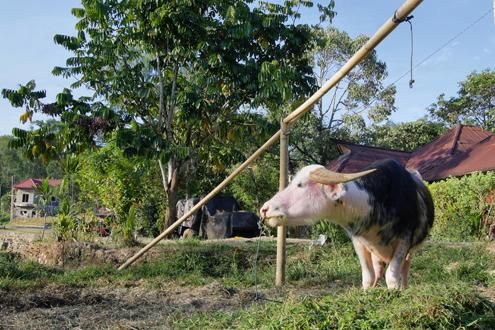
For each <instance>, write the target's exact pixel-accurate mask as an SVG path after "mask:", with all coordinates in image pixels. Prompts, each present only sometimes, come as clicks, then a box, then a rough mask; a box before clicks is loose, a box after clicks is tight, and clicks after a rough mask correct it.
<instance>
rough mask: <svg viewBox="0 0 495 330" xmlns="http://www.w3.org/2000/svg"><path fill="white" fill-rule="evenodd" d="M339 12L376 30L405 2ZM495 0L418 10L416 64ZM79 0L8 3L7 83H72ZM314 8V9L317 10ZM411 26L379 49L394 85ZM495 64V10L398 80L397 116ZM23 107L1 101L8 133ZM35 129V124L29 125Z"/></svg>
mask: <svg viewBox="0 0 495 330" xmlns="http://www.w3.org/2000/svg"><path fill="white" fill-rule="evenodd" d="M335 1H336V8H335V9H336V11H337V16H336V17H335V19H334V22H333V25H335V26H336V27H338V28H340V29H343V30H345V31H347V32H348V33H349V34H350V35H351V36H356V35H358V34H366V35H372V34H373V33H375V31H376V30H377V29H378V28H379V27H380V26H381V25H382V24H383V22H384V21H385V20H386V19H387V18H388V17H389V16H391V15H392V14H393V12H394V10H395V9H396V8H397V7H398V6H400V5H401V4H402V2H403V1H402V0H401V1H399V0H373V1H367V0H335ZM492 1H493V0H450V1H448V2H447V1H435V0H425V1H424V2H423V3H422V4H421V5H420V6H419V7H418V8H417V9H416V10H415V12H414V16H415V18H414V19H413V28H414V63H419V62H420V61H421V60H422V59H424V58H426V57H427V56H428V55H430V54H431V53H433V52H434V51H435V50H437V49H438V48H440V47H441V46H442V45H443V44H445V43H446V42H447V41H448V40H450V39H451V38H453V37H454V36H455V35H457V34H458V33H459V32H461V31H463V30H464V29H465V28H466V27H467V26H468V25H470V24H471V23H472V22H474V21H475V20H477V19H478V18H480V17H481V16H482V15H483V14H485V13H487V11H489V10H490V9H491V8H492V4H493V2H492ZM79 3H80V1H78V0H63V1H62V0H59V1H39V0H16V1H7V0H2V1H0V49H1V51H0V88H16V87H17V85H18V84H20V83H23V84H24V83H26V82H28V81H29V80H31V79H34V80H36V82H37V84H38V87H40V88H42V89H45V90H46V91H47V100H49V101H50V100H53V98H54V97H55V95H56V93H57V92H58V91H60V90H61V89H62V88H63V87H66V86H68V82H67V81H66V80H65V79H63V78H60V77H54V76H52V75H51V70H52V68H53V67H54V66H56V65H63V64H64V61H65V59H66V58H67V56H69V54H68V53H67V52H66V51H65V50H64V49H63V48H62V47H60V46H57V45H55V43H54V42H53V36H54V35H55V34H57V33H59V34H73V31H74V24H75V22H76V20H75V19H74V18H73V17H72V16H71V14H70V9H71V8H73V7H77V6H78V5H79ZM312 12H313V13H312ZM314 13H315V11H304V12H303V20H307V21H310V22H315V21H316V20H317V18H316V17H317V16H315V15H314ZM409 38H410V37H409V25H408V24H407V23H404V24H401V25H400V26H399V27H398V28H397V29H396V30H395V31H394V32H392V34H391V35H390V36H389V37H388V38H387V39H385V40H384V41H383V42H382V44H381V45H380V46H378V48H377V52H378V57H379V58H380V59H381V60H382V61H385V62H386V63H387V66H388V72H389V77H388V80H387V82H388V83H391V82H393V81H395V80H396V79H397V78H399V77H400V76H401V75H402V74H404V73H405V72H407V71H408V70H409V56H410V40H409ZM487 68H489V69H495V24H494V15H493V12H490V13H489V14H488V15H486V16H485V17H484V18H483V19H482V20H481V21H479V22H478V23H477V24H476V25H474V26H473V27H472V28H471V29H469V30H468V31H466V32H465V33H464V34H462V35H461V36H459V37H458V38H456V39H455V40H454V41H453V42H452V43H450V44H449V45H448V46H446V47H445V48H443V49H442V50H440V51H439V52H438V53H436V54H435V55H434V56H432V57H431V58H430V59H429V60H428V61H426V62H425V63H423V64H422V65H421V66H420V67H418V68H417V69H416V70H415V71H414V79H415V80H416V83H415V84H414V88H412V89H410V88H409V86H408V79H409V78H408V76H406V77H404V78H403V79H402V80H400V81H399V82H398V83H397V84H396V85H397V95H396V105H397V108H398V110H397V112H396V113H395V114H394V115H393V116H392V119H393V120H394V121H410V120H415V119H417V118H419V117H422V116H424V115H425V114H426V111H425V109H426V108H427V107H428V106H429V105H430V104H431V103H433V102H435V100H436V98H437V96H438V95H439V94H441V93H445V94H446V95H447V96H454V95H455V94H456V92H457V89H458V82H459V81H462V80H464V79H465V78H466V76H467V75H468V74H469V73H471V72H473V71H481V70H483V69H487ZM20 114H21V110H19V109H13V108H12V107H10V105H9V104H8V102H6V101H5V100H3V99H0V135H4V134H10V133H11V131H12V128H13V127H21V125H20V123H19V115H20ZM24 127H28V126H24Z"/></svg>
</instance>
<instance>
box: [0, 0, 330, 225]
mask: <svg viewBox="0 0 495 330" xmlns="http://www.w3.org/2000/svg"><path fill="white" fill-rule="evenodd" d="M301 5H302V6H311V5H312V3H311V2H310V1H306V0H304V1H303V0H291V1H286V2H284V4H275V3H269V2H260V3H257V4H254V3H253V1H252V0H246V1H232V0H214V1H206V0H199V1H189V0H172V1H170V0H161V1H156V0H141V1H135V2H133V1H117V0H109V1H101V0H85V1H83V2H82V8H75V9H73V10H72V14H73V15H74V16H76V17H77V18H78V19H79V21H78V22H77V24H76V30H77V31H76V35H75V36H63V35H56V36H55V42H56V43H58V44H60V45H62V46H64V47H65V48H66V49H68V50H69V51H71V52H72V53H73V56H72V57H70V58H68V59H67V61H66V66H65V67H56V68H54V70H53V73H54V74H55V75H62V76H64V77H67V78H75V79H76V80H75V82H74V83H73V85H72V87H74V88H75V87H79V86H82V85H84V86H85V87H87V88H88V89H90V90H92V91H93V92H94V94H93V95H91V96H90V97H86V98H79V99H77V100H76V99H74V98H73V97H72V94H71V92H70V91H69V90H64V91H63V92H62V93H60V94H59V95H58V96H57V101H56V102H55V103H54V104H42V103H41V102H40V99H41V98H42V97H44V94H43V93H42V92H37V91H35V90H34V86H33V84H30V85H29V86H21V87H22V90H17V91H14V90H6V91H5V90H4V93H3V95H4V97H6V98H8V99H9V100H10V101H11V103H12V104H13V105H16V106H25V107H26V109H27V110H26V113H25V115H23V118H24V119H25V120H28V119H30V118H32V114H33V113H34V112H38V111H40V112H44V113H50V114H53V115H57V116H60V118H61V121H62V122H63V123H64V127H63V129H62V130H61V132H60V134H55V133H54V132H53V130H49V129H48V128H46V127H40V129H39V130H38V131H33V132H23V131H17V132H16V134H14V135H15V136H16V141H17V142H16V144H17V145H18V146H27V147H28V148H27V149H29V150H31V151H33V150H34V147H35V146H38V141H39V139H37V138H36V136H37V135H38V134H39V135H42V136H43V135H45V136H46V137H47V138H46V139H45V141H46V142H47V143H48V144H49V145H48V147H49V148H48V147H47V148H44V147H43V146H38V147H37V148H36V149H38V150H36V152H35V153H34V154H35V155H36V156H40V157H43V158H44V159H47V160H48V159H50V157H51V155H50V154H49V150H53V151H55V150H65V151H79V150H81V149H82V148H84V147H88V146H94V145H95V141H97V138H98V137H100V138H101V137H105V136H106V135H107V134H108V132H110V131H116V132H117V134H116V135H115V139H116V143H117V145H118V146H119V147H121V148H122V149H123V150H124V152H125V154H126V155H144V156H146V157H148V158H152V159H155V160H158V162H159V164H160V169H161V173H162V177H163V180H162V181H163V186H164V189H165V190H166V193H167V201H168V210H169V214H168V217H167V224H170V223H171V221H173V220H174V216H175V204H176V200H177V196H178V190H179V187H180V185H179V184H180V179H179V178H180V175H181V173H184V167H185V164H187V163H188V161H190V160H191V159H192V158H194V157H200V156H203V155H204V151H205V150H207V149H208V147H210V146H211V145H214V144H217V143H218V142H220V141H223V142H224V144H227V143H228V142H229V141H230V140H231V139H229V138H228V137H229V135H231V134H232V133H231V131H232V130H231V128H233V127H234V126H232V123H235V122H236V120H238V119H239V118H242V116H241V117H239V116H236V115H239V114H240V113H239V110H240V109H250V108H262V107H266V108H269V109H275V108H277V107H279V106H280V104H283V103H286V102H288V101H291V100H294V99H297V98H298V97H301V96H302V95H304V94H306V93H308V92H309V90H310V89H311V88H312V83H313V79H312V77H311V73H312V70H311V66H310V62H309V59H308V57H307V56H306V55H305V54H307V52H308V50H309V49H310V47H312V44H313V34H312V32H311V28H310V27H309V26H308V25H303V24H295V21H296V19H297V18H298V17H299V16H300V15H299V13H298V11H297V9H298V8H299V7H300V6H301ZM318 7H319V9H320V11H321V13H322V19H326V18H331V17H332V16H333V11H332V8H333V1H331V2H330V3H329V5H328V6H326V7H323V6H321V5H320V6H318ZM244 118H245V117H244ZM255 123H256V121H252V122H251V123H247V124H255ZM263 134H266V133H265V132H262V131H259V132H257V134H255V136H256V137H263ZM51 137H59V141H60V140H61V143H60V144H56V143H53V144H52V143H51V141H52V140H51ZM213 140H214V141H213ZM212 141H213V142H212ZM53 145H57V147H55V148H52V147H53ZM50 148H52V149H50ZM229 149H230V148H224V149H223V154H220V155H218V154H215V153H213V152H210V153H208V155H209V156H210V157H209V158H210V162H211V163H210V164H215V163H216V164H220V163H221V162H222V161H223V159H224V158H228V157H230V156H228V153H229V152H230V151H229ZM230 150H231V149H230Z"/></svg>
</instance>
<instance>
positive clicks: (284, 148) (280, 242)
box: [275, 120, 289, 286]
mask: <svg viewBox="0 0 495 330" xmlns="http://www.w3.org/2000/svg"><path fill="white" fill-rule="evenodd" d="M287 130H288V125H287V124H286V123H284V121H283V120H281V121H280V178H279V186H278V190H279V191H282V190H284V189H285V187H287V181H288V171H289V141H288V136H287ZM286 237H287V226H278V227H277V266H276V267H277V269H276V272H275V286H282V285H283V284H284V283H285V256H286V251H285V250H286V249H285V244H286Z"/></svg>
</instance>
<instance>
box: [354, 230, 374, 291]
mask: <svg viewBox="0 0 495 330" xmlns="http://www.w3.org/2000/svg"><path fill="white" fill-rule="evenodd" d="M352 244H353V245H354V250H355V251H356V254H357V256H358V258H359V263H360V264H361V275H362V283H363V289H369V288H371V287H372V286H373V283H374V282H375V274H374V271H373V263H372V261H371V252H370V251H369V250H368V248H366V246H364V245H363V244H362V243H361V242H360V241H359V240H358V239H357V238H355V237H353V238H352Z"/></svg>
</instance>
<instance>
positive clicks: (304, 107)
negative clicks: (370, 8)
mask: <svg viewBox="0 0 495 330" xmlns="http://www.w3.org/2000/svg"><path fill="white" fill-rule="evenodd" d="M421 2H423V0H406V2H404V4H402V6H401V7H400V8H399V9H397V11H396V12H395V14H394V16H393V17H391V18H389V19H388V20H387V21H386V22H385V23H384V24H383V25H382V26H381V27H380V29H378V31H377V32H376V33H375V34H374V35H373V36H372V37H371V38H370V39H369V40H368V42H366V44H364V46H362V47H361V48H360V49H359V50H358V51H357V52H356V54H354V56H352V57H351V58H350V59H349V61H347V63H346V64H344V66H343V67H342V68H341V69H340V70H339V71H337V72H336V73H335V75H334V76H333V77H332V78H330V80H329V81H328V82H326V83H325V85H323V87H321V88H320V89H319V90H318V91H316V92H315V93H314V94H313V95H312V96H311V97H310V98H309V99H307V100H306V102H304V103H303V104H301V105H300V106H299V107H298V108H297V109H296V110H294V112H292V113H291V114H290V115H288V116H287V117H286V118H285V119H284V122H285V123H286V124H288V126H289V125H291V124H293V123H294V122H295V121H296V120H297V119H299V118H300V117H301V116H302V115H304V114H305V113H306V112H308V111H309V110H311V109H312V107H313V105H314V104H315V103H316V102H317V101H318V100H319V99H320V98H322V97H323V95H325V93H327V92H328V91H329V90H330V89H331V88H332V87H334V86H335V85H336V84H337V83H338V82H339V81H340V80H341V79H342V78H343V77H344V76H345V75H346V74H348V73H349V72H350V71H351V70H352V69H353V68H354V67H355V66H356V65H357V64H358V63H359V62H360V61H361V60H362V59H363V58H364V57H365V56H366V55H367V54H368V53H369V52H370V51H371V50H373V49H374V48H375V47H376V46H377V45H378V44H379V43H380V42H381V41H382V40H383V39H385V37H387V36H388V35H389V34H390V33H391V32H392V31H393V30H394V29H395V28H396V27H397V25H399V23H400V20H401V19H404V18H406V17H407V15H409V14H410V13H411V12H412V11H413V10H414V9H415V8H416V7H417V6H418V5H419V4H420V3H421ZM279 138H280V131H278V132H277V133H275V134H274V135H273V136H272V137H271V138H270V139H269V140H268V141H267V142H265V144H264V145H263V146H261V147H260V148H259V149H258V150H256V151H255V152H254V154H252V155H251V156H250V157H249V158H248V159H246V161H244V163H242V164H241V165H240V166H239V167H238V168H237V169H236V170H235V171H234V172H232V174H230V175H229V176H228V177H227V178H226V179H225V180H223V181H222V182H221V183H220V184H219V185H218V186H217V187H216V188H215V189H213V190H212V191H211V192H210V193H209V194H208V195H206V197H204V198H203V199H202V200H201V201H200V202H199V203H198V204H196V205H195V206H194V207H193V208H192V209H191V210H190V211H189V212H187V213H186V214H185V215H184V216H182V217H181V218H180V219H178V220H177V221H176V222H174V223H173V224H172V225H171V226H170V227H168V228H167V229H166V230H165V231H164V232H163V233H161V234H160V235H159V236H157V237H156V238H155V239H154V240H153V241H151V242H150V243H148V245H146V246H145V247H143V248H142V249H141V250H139V251H138V252H137V253H136V254H135V255H134V256H132V257H131V258H129V259H128V260H127V261H126V262H125V263H124V264H122V265H121V266H120V267H119V270H122V269H125V268H127V266H129V265H131V264H132V263H133V262H134V261H136V260H137V259H139V258H140V257H141V256H142V255H143V254H144V253H146V251H148V250H149V249H151V248H152V247H153V246H155V245H156V244H157V243H158V242H159V241H161V240H162V239H163V238H164V237H165V236H167V235H168V234H170V233H171V232H172V231H173V230H174V229H175V228H177V227H178V226H179V225H180V224H181V223H182V222H184V221H185V220H186V219H187V218H188V217H190V216H191V215H192V214H194V212H196V211H198V210H199V208H201V207H202V206H203V205H204V204H206V203H207V202H208V201H209V200H210V199H211V198H213V197H214V196H215V195H216V194H218V193H219V192H220V191H221V190H222V189H223V188H225V186H227V184H229V183H230V182H231V181H232V180H233V179H234V178H235V177H236V176H237V175H238V174H239V173H240V172H241V171H242V170H244V169H245V168H246V167H247V166H248V165H249V164H251V163H252V162H253V161H255V160H256V159H257V158H258V157H259V156H260V155H261V154H262V153H263V152H265V151H266V149H268V148H269V147H270V146H271V145H273V144H274V143H275V142H276V141H277V140H278V139H279ZM277 253H278V252H277Z"/></svg>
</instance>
